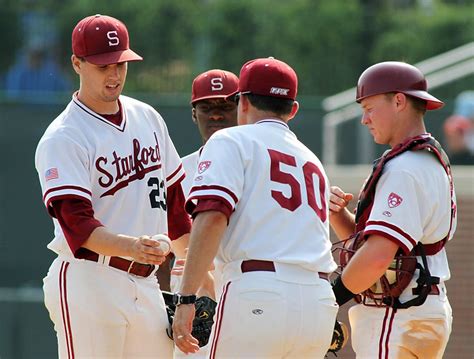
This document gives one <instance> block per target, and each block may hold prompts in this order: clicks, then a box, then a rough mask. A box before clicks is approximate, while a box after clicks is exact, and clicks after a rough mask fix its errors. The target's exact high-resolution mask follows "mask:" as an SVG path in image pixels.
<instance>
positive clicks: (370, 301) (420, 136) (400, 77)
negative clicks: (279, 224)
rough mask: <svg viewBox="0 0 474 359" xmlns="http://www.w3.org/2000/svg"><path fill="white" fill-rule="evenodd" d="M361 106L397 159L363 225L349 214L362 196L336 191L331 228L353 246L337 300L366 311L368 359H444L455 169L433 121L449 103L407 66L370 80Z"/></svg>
mask: <svg viewBox="0 0 474 359" xmlns="http://www.w3.org/2000/svg"><path fill="white" fill-rule="evenodd" d="M356 101H357V102H358V103H360V105H361V107H362V110H363V115H362V120H361V123H362V124H363V125H365V126H367V127H368V129H369V131H370V133H371V134H372V136H373V137H374V141H375V142H376V143H378V144H386V145H389V146H390V147H391V149H390V150H388V151H386V152H385V153H384V154H383V156H382V157H381V158H379V159H378V160H376V161H375V163H374V168H373V171H372V174H371V175H370V176H369V178H368V179H367V180H366V182H365V184H364V186H363V188H362V190H361V192H360V195H359V199H358V204H357V209H356V212H355V215H353V214H352V213H351V212H349V210H348V209H347V205H348V203H349V201H350V200H351V199H352V197H353V196H352V194H350V193H346V192H344V191H343V190H342V189H341V188H339V187H336V186H334V187H331V195H330V223H331V226H332V228H333V229H334V231H335V233H336V234H337V236H338V237H339V238H340V239H344V240H343V241H342V242H339V246H338V251H339V258H340V265H341V268H342V274H341V275H340V276H339V277H338V278H337V279H336V280H335V282H334V283H333V290H334V293H335V295H336V300H337V302H338V304H339V305H343V304H344V303H346V302H348V301H349V300H351V299H352V298H355V299H356V302H357V303H358V305H355V306H353V307H351V308H350V309H349V320H350V324H351V332H352V345H353V349H354V351H355V352H356V354H357V356H358V357H363V358H369V357H370V358H374V357H379V358H401V357H416V358H442V356H443V353H444V350H445V348H446V344H447V342H448V339H449V335H450V333H451V325H452V310H451V307H450V304H449V301H448V299H447V296H446V287H445V284H444V283H445V281H447V280H448V279H449V277H450V272H449V267H448V261H447V256H446V251H445V244H446V243H447V241H448V240H450V239H451V238H452V236H453V233H454V231H455V228H456V200H455V194H454V186H453V181H452V175H451V169H450V165H449V160H448V158H447V156H446V154H445V153H444V151H443V149H442V148H441V146H440V145H439V143H438V142H437V141H436V140H435V139H434V138H433V137H432V136H431V135H430V134H428V133H427V132H426V128H425V124H424V120H423V117H424V114H425V112H426V110H436V109H439V108H441V107H442V106H443V102H441V101H440V100H438V99H437V98H436V97H434V96H432V95H431V94H429V93H428V92H427V83H426V79H425V77H424V75H423V74H422V73H421V71H420V70H419V69H417V68H416V67H414V66H412V65H409V64H406V63H402V62H382V63H378V64H375V65H373V66H371V67H369V68H368V69H367V70H365V71H364V72H363V73H362V75H361V76H360V78H359V81H358V85H357V97H356ZM345 238H349V239H345Z"/></svg>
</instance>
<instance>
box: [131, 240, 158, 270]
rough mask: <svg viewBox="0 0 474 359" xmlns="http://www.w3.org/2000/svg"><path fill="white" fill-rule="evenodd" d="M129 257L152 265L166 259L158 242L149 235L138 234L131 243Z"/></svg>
mask: <svg viewBox="0 0 474 359" xmlns="http://www.w3.org/2000/svg"><path fill="white" fill-rule="evenodd" d="M130 257H132V258H133V259H134V260H135V261H136V262H140V263H144V264H154V265H160V264H162V263H163V262H164V261H165V260H166V256H165V253H164V252H163V251H162V250H161V249H160V244H159V242H157V241H155V240H153V239H151V237H150V236H140V237H138V238H137V239H136V240H135V241H134V242H133V243H132V246H131V248H130Z"/></svg>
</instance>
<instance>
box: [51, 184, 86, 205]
mask: <svg viewBox="0 0 474 359" xmlns="http://www.w3.org/2000/svg"><path fill="white" fill-rule="evenodd" d="M63 189H75V190H77V191H81V192H84V193H87V194H88V195H89V196H92V192H91V191H88V190H87V189H85V188H82V187H79V186H59V187H53V188H50V189H48V190H47V191H46V192H45V193H44V195H43V202H44V200H45V199H46V196H47V195H48V194H49V193H51V192H54V191H61V190H63Z"/></svg>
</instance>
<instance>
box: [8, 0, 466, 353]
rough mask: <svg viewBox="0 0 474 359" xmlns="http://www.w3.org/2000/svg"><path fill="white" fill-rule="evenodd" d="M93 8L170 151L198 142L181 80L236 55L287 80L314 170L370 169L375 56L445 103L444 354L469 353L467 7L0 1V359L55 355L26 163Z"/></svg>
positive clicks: (187, 81) (407, 2) (393, 0)
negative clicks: (115, 25) (282, 68)
mask: <svg viewBox="0 0 474 359" xmlns="http://www.w3.org/2000/svg"><path fill="white" fill-rule="evenodd" d="M95 13H101V14H106V15H111V16H114V17H116V18H118V19H120V20H122V21H123V22H125V23H126V24H127V27H128V29H129V32H130V41H131V47H132V48H133V49H134V50H135V51H136V52H137V53H139V54H140V55H142V56H143V57H144V61H142V62H140V63H133V64H130V66H129V70H128V77H127V84H126V86H125V91H124V94H129V95H131V96H133V97H136V98H138V99H141V100H143V101H145V102H148V103H149V104H151V105H153V106H154V107H155V108H156V109H157V110H158V111H159V112H160V113H161V114H162V115H163V117H164V119H165V121H166V122H167V125H168V127H169V131H170V134H171V137H172V139H173V141H174V143H175V145H176V147H177V149H178V152H179V153H180V155H182V156H184V155H186V154H188V153H190V152H192V151H194V150H195V149H196V148H198V147H199V146H200V139H199V138H198V135H197V131H196V130H195V128H194V124H193V123H192V121H191V110H190V105H189V101H190V97H191V83H192V80H193V78H194V77H195V76H196V75H197V74H199V73H200V72H203V71H205V70H208V69H211V68H221V69H225V70H229V71H232V72H234V73H236V74H238V73H239V70H240V68H241V66H242V64H243V63H244V62H246V61H247V60H249V59H252V58H257V57H267V56H273V57H275V58H278V59H282V60H283V61H285V62H287V63H289V64H290V65H291V66H292V67H293V68H294V69H295V70H296V72H297V73H298V76H299V93H298V100H299V102H300V105H301V107H300V112H299V114H298V116H297V118H296V119H295V120H294V121H292V122H291V127H292V129H293V130H294V131H295V133H296V134H297V136H298V137H299V138H300V139H301V140H302V142H304V143H305V144H306V145H307V146H308V147H309V148H310V149H312V150H313V151H314V152H315V153H316V154H317V155H318V156H320V157H321V158H322V159H323V163H324V164H325V165H333V164H334V165H336V164H339V165H358V164H364V165H368V164H370V162H371V161H372V160H373V159H374V158H376V157H377V156H378V155H379V154H380V153H381V151H382V150H383V149H385V148H380V147H379V146H377V145H373V141H372V139H371V138H370V135H368V133H367V131H366V130H365V129H363V126H359V125H358V123H357V122H358V119H360V116H359V113H358V112H357V111H358V110H354V109H353V108H352V107H351V106H352V105H353V104H354V97H355V89H354V86H355V85H356V81H357V79H358V77H359V75H360V73H361V72H362V71H363V70H364V69H365V68H367V67H368V66H370V65H372V64H374V63H376V62H379V61H388V60H396V61H406V62H409V63H411V64H414V65H417V66H418V67H419V68H420V69H421V70H422V71H423V72H424V73H425V74H426V75H427V79H428V85H429V87H430V89H432V90H430V93H433V95H435V96H436V97H438V98H440V99H442V100H443V101H445V103H446V105H445V107H444V108H443V109H441V110H440V111H433V112H430V113H429V114H427V115H426V123H427V126H428V131H429V132H431V133H432V134H433V135H434V136H435V137H436V138H438V140H439V141H440V142H441V143H442V144H443V145H444V147H445V148H446V150H447V152H448V154H449V155H450V157H451V159H452V162H453V164H455V165H463V166H459V167H460V168H461V167H465V168H467V170H466V172H460V171H459V170H458V171H457V172H455V174H456V173H468V180H467V182H466V183H467V187H469V186H470V189H469V188H467V189H466V191H460V195H459V197H460V199H459V201H458V203H459V213H460V215H461V216H463V217H462V218H461V224H460V228H459V229H458V233H459V236H461V237H462V238H464V239H467V240H466V241H464V242H462V241H461V240H460V241H457V242H456V243H460V244H458V245H459V247H454V246H455V245H456V244H455V243H453V247H452V248H453V249H452V251H453V252H456V251H457V252H456V253H457V254H456V253H453V254H451V253H450V258H453V259H452V261H453V262H454V263H453V264H452V268H453V272H454V274H453V279H455V278H457V282H455V281H454V280H453V281H450V283H449V284H450V285H451V286H450V287H449V288H450V290H451V291H452V298H453V297H454V298H460V299H459V301H456V299H454V301H455V305H454V306H455V313H458V321H457V322H456V319H455V326H456V325H458V327H455V331H456V332H455V333H454V334H453V336H452V338H453V339H452V340H451V344H450V345H451V346H448V353H447V355H446V357H447V358H461V357H464V356H463V355H464V354H463V353H467V354H466V355H467V356H465V357H470V356H469V353H470V354H472V352H473V351H474V343H473V342H472V335H473V333H474V324H473V323H474V315H473V312H472V308H471V305H470V302H468V301H466V299H462V298H470V296H464V295H463V294H462V291H463V290H466V288H472V286H470V285H471V284H472V282H473V280H472V272H473V271H474V261H472V257H473V256H474V250H473V246H472V244H471V242H470V241H469V240H468V239H472V238H473V231H474V225H473V223H474V195H473V194H474V190H473V189H472V188H474V183H472V179H473V178H474V176H472V173H473V171H474V170H473V168H474V167H468V166H466V165H474V0H330V1H329V0H328V1H326V0H292V1H287V0H179V1H177V0H101V1H97V0H75V1H67V0H66V1H64V0H61V1H60V0H0V34H1V38H2V40H1V41H0V54H1V56H0V153H2V159H3V160H2V166H0V270H1V271H2V273H9V274H8V275H2V276H1V277H0V357H1V358H2V359H5V358H7V359H8V358H42V357H45V358H46V357H54V354H51V353H54V350H55V343H54V332H53V330H52V328H51V324H50V322H49V319H48V318H47V313H46V310H45V309H44V306H43V304H42V292H41V290H40V288H41V285H42V282H41V280H42V278H43V277H44V276H45V274H46V270H47V267H48V265H49V263H50V262H51V260H52V257H53V255H52V253H50V251H48V250H47V249H46V244H47V243H48V242H49V241H50V239H51V236H52V226H51V223H50V219H49V217H48V216H47V214H46V211H45V210H44V207H43V205H42V201H41V191H40V188H39V184H38V180H37V174H36V172H35V170H34V163H33V156H34V150H35V148H36V144H37V142H38V140H39V138H40V136H41V135H42V133H43V132H44V130H45V129H46V127H47V125H48V124H49V123H50V122H51V121H52V120H53V119H54V118H55V117H56V116H57V115H58V114H59V113H60V111H62V109H63V108H64V106H65V105H66V104H67V102H69V100H70V98H71V95H72V93H73V91H74V90H75V89H77V88H78V85H79V84H78V79H77V76H76V75H75V73H74V71H73V70H72V68H71V64H70V56H71V32H72V28H73V26H74V25H75V24H76V23H77V22H78V21H79V20H80V19H82V18H84V17H85V16H88V15H92V14H95ZM356 108H358V106H356ZM334 128H337V133H334V132H331V131H332V130H334ZM361 129H362V130H361ZM367 136H369V137H367ZM351 171H352V172H351ZM362 172H363V173H365V174H366V173H368V171H367V170H366V169H364V170H363V171H362ZM334 173H336V172H332V174H334ZM340 173H341V177H340V178H343V177H347V178H349V177H350V175H351V174H355V170H352V169H351V170H342V172H340ZM469 176H472V177H469ZM469 181H471V182H469ZM352 182H354V186H355V187H357V188H358V187H359V186H360V184H358V183H356V181H354V180H353V181H352ZM459 183H460V181H458V184H459ZM356 185H357V186H356ZM461 192H462V193H461ZM466 193H467V194H466ZM463 236H464V237H463ZM453 242H454V241H453ZM448 250H449V248H448ZM458 268H459V271H460V272H459V273H458V272H457V270H458ZM462 273H467V274H466V276H465V277H464V276H463V274H462ZM469 274H471V275H470V276H468V275H469ZM451 282H452V284H451ZM456 290H458V291H459V292H457V293H456V292H455V291H456ZM471 292H472V289H471ZM469 318H471V319H472V320H470V319H469ZM463 319H464V322H463ZM459 323H461V324H459ZM31 343H34V345H31ZM343 357H344V356H343ZM349 357H350V356H349Z"/></svg>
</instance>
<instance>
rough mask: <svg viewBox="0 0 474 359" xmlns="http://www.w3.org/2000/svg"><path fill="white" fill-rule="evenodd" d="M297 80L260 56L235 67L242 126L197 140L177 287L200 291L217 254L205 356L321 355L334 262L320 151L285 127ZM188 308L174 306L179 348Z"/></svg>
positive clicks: (327, 336)
mask: <svg viewBox="0 0 474 359" xmlns="http://www.w3.org/2000/svg"><path fill="white" fill-rule="evenodd" d="M296 94H297V76H296V73H295V72H294V70H293V69H292V68H291V67H290V66H289V65H287V64H286V63H284V62H282V61H279V60H276V59H273V58H261V59H256V60H252V61H249V62H247V63H246V64H244V66H243V67H242V69H241V72H240V78H239V89H238V92H237V93H236V94H235V99H236V101H238V110H237V111H238V123H239V125H240V126H237V127H232V128H227V129H223V130H220V131H218V132H216V133H215V134H214V135H212V137H211V138H210V139H209V141H208V142H207V143H206V145H205V146H204V149H203V152H202V154H201V158H200V162H199V165H198V169H197V173H196V174H195V177H194V183H193V186H192V188H191V192H190V194H189V197H188V199H187V202H186V208H187V210H188V212H189V213H191V214H192V216H193V217H194V222H193V228H192V232H191V237H190V247H189V252H188V255H187V262H186V266H185V269H184V276H183V281H182V285H181V288H180V296H181V298H182V299H183V300H182V302H184V303H189V298H193V295H194V294H195V293H196V290H197V289H198V287H197V286H198V285H199V283H200V282H201V281H202V279H203V277H204V275H205V273H206V271H207V269H208V268H209V265H210V264H211V263H212V260H213V259H214V257H215V256H216V255H217V260H218V262H219V263H220V264H221V268H220V270H221V271H222V276H223V283H224V288H223V291H222V294H221V296H220V298H219V304H218V308H217V314H216V318H215V323H214V327H213V331H212V334H211V339H210V343H211V347H210V353H209V358H226V357H234V358H236V357H238V358H243V357H253V358H275V357H293V358H303V357H312V358H323V357H324V355H325V354H326V351H327V349H328V347H329V344H330V342H331V337H332V330H333V327H334V321H335V317H336V313H337V310H338V306H337V305H336V302H335V297H334V294H333V292H332V290H331V286H330V284H329V281H328V274H329V273H331V272H332V271H333V270H334V269H335V268H336V263H335V262H334V260H333V258H332V255H331V243H330V241H329V218H328V200H329V183H328V179H327V177H326V174H325V171H324V169H323V167H322V165H321V162H320V161H319V159H318V158H317V156H316V155H315V154H314V153H313V152H311V151H310V150H309V149H308V148H307V147H306V146H304V145H303V144H302V143H301V142H300V141H298V139H297V138H296V136H295V134H294V133H293V132H292V131H291V130H290V129H289V127H288V124H287V123H288V122H289V121H290V120H291V119H292V118H293V117H294V116H295V115H296V112H297V111H298V103H297V102H296V101H295V99H296ZM193 317H194V307H193V306H192V305H190V304H181V305H179V306H178V308H177V312H176V315H175V321H174V325H173V329H174V333H175V336H174V338H175V339H174V340H175V343H176V345H177V346H178V347H179V348H180V349H181V350H182V351H183V352H185V353H191V352H195V351H196V350H197V349H198V348H197V343H196V340H195V338H193V337H192V335H191V333H190V328H191V327H190V323H191V321H192V320H193Z"/></svg>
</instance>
